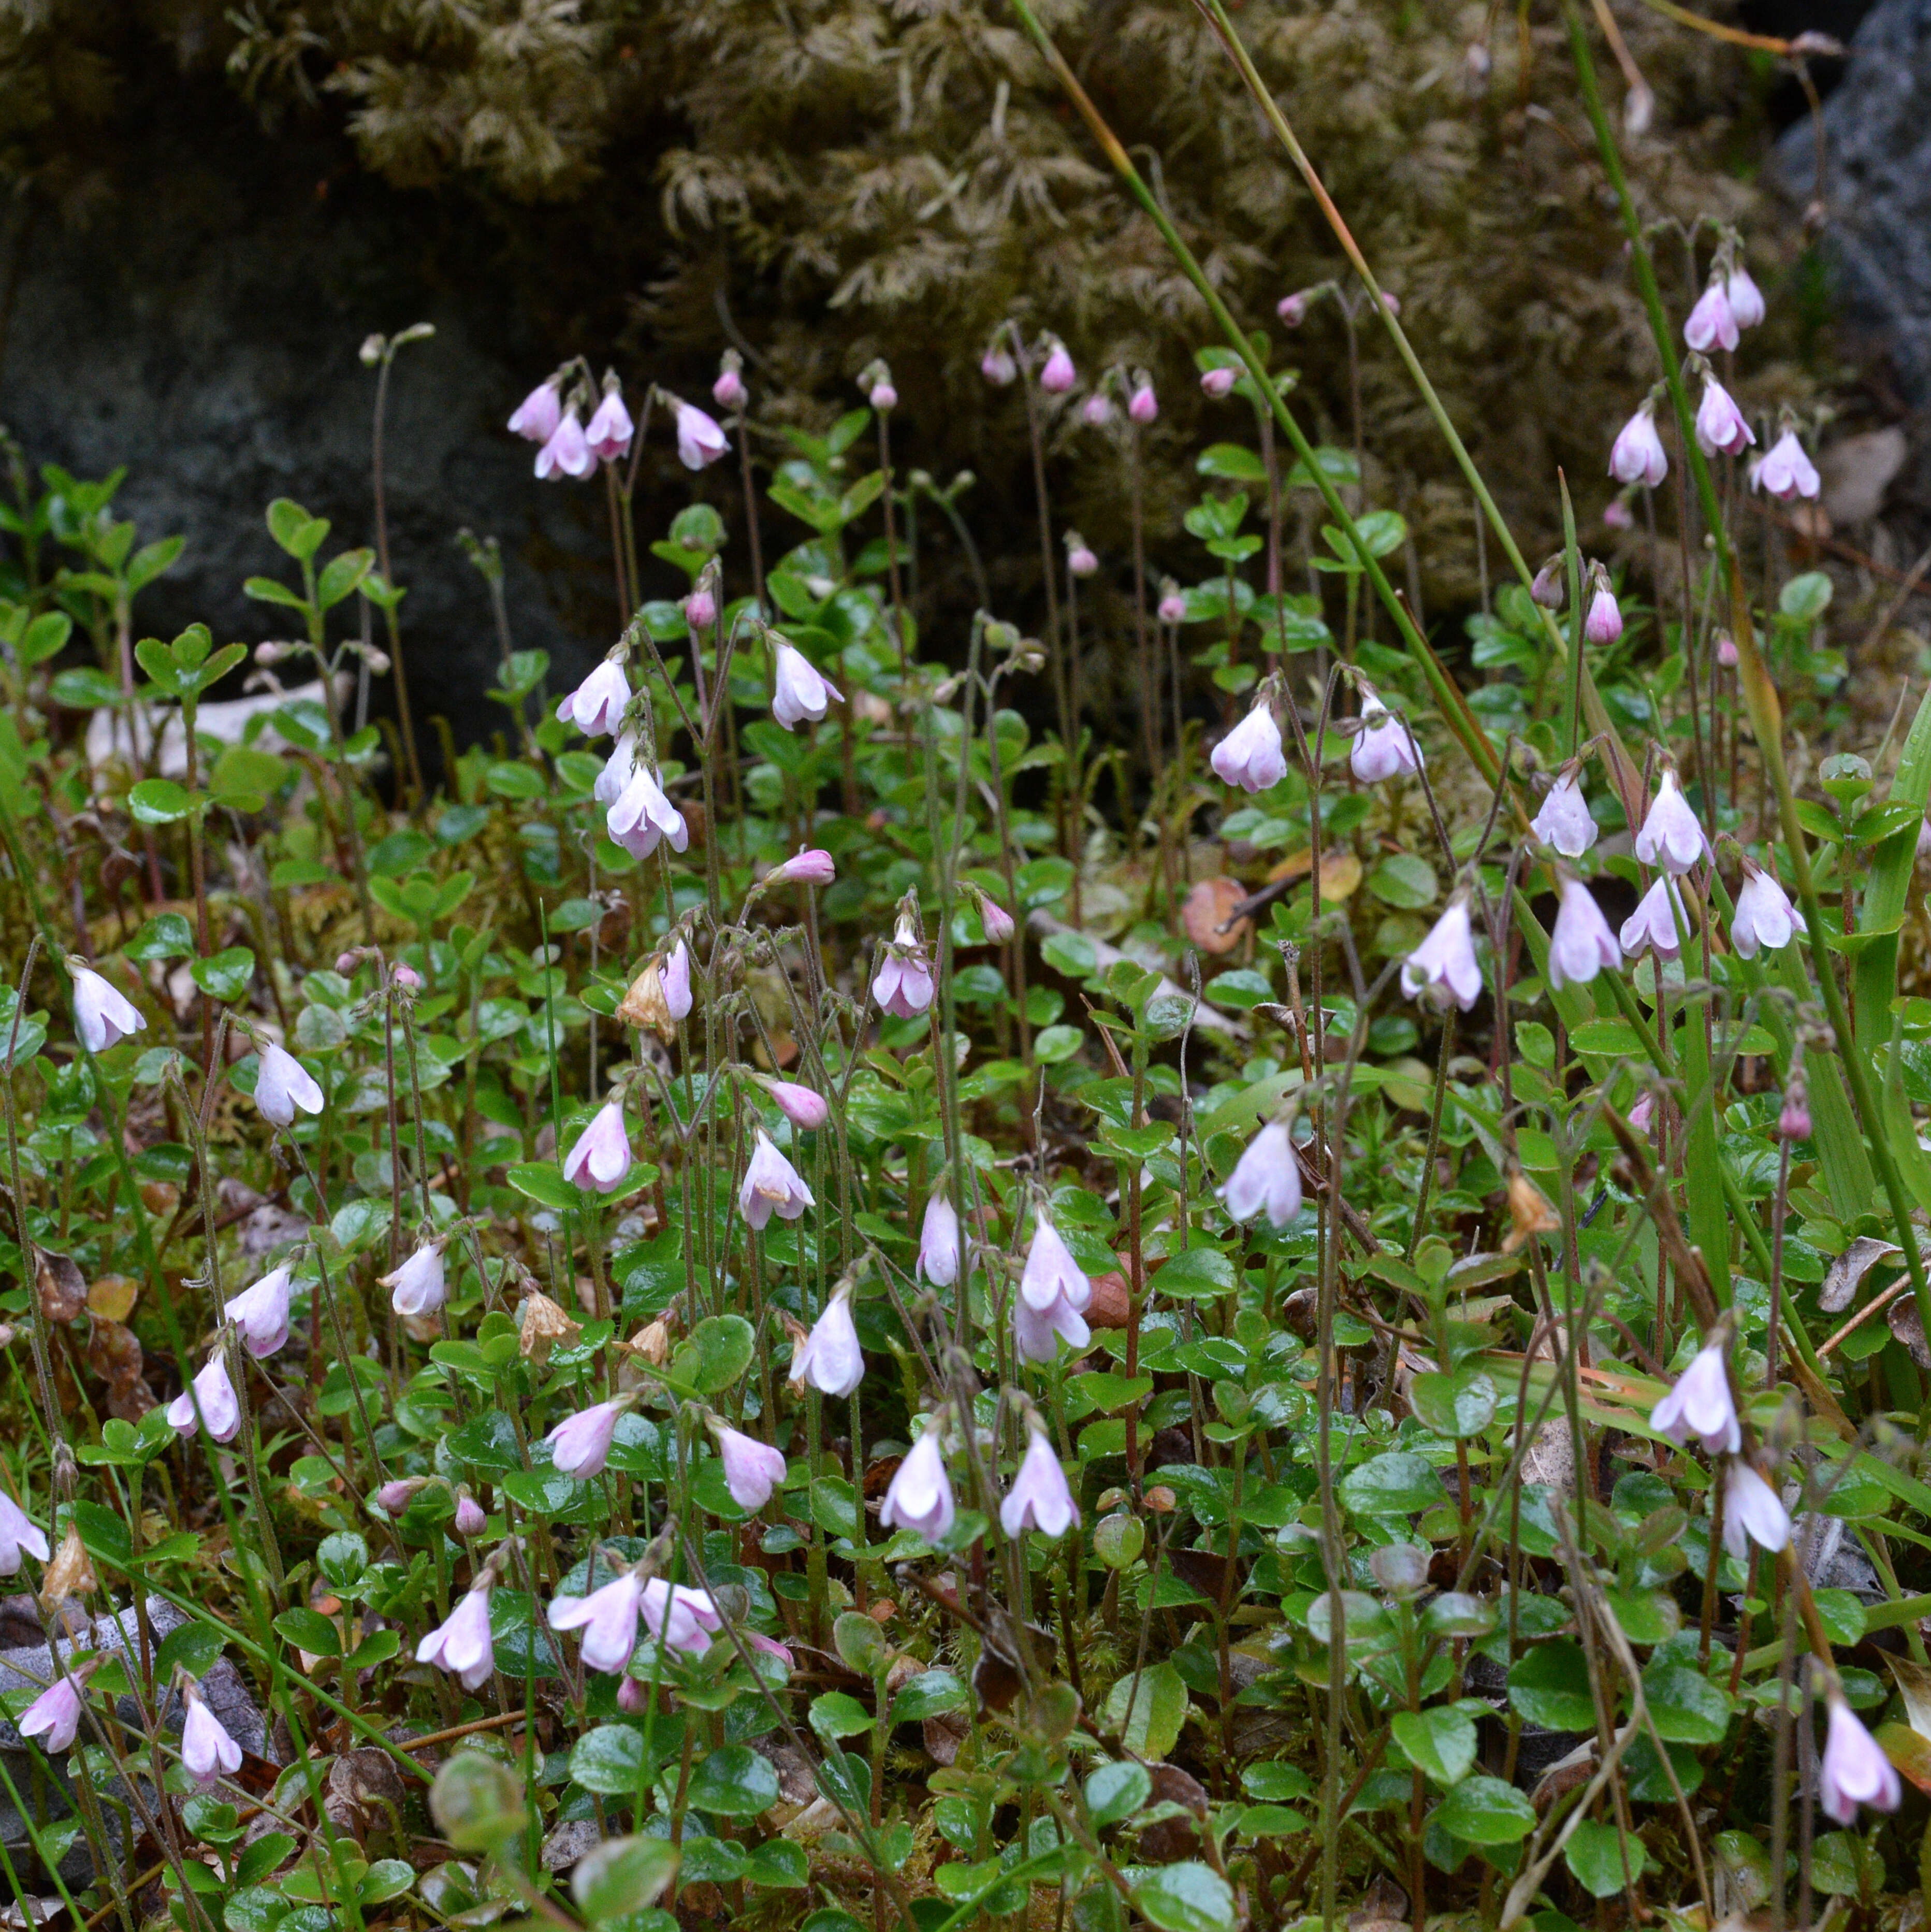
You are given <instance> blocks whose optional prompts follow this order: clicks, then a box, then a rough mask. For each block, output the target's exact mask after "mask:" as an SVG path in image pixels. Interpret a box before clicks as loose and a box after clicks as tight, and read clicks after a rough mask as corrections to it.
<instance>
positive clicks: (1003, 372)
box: [979, 343, 1019, 389]
mask: <svg viewBox="0 0 1931 1932" xmlns="http://www.w3.org/2000/svg"><path fill="white" fill-rule="evenodd" d="M1018 373H1019V368H1018V364H1017V363H1015V362H1014V361H1013V359H1012V356H1010V355H1009V354H1008V353H1006V350H1004V349H1003V348H1002V347H1000V345H999V344H997V343H994V344H993V346H992V347H991V348H990V349H988V350H987V351H986V352H985V354H984V355H983V356H981V357H980V358H979V374H981V375H982V376H983V377H985V380H987V381H988V383H991V384H993V385H994V387H995V388H997V389H1004V388H1005V386H1006V384H1007V383H1009V382H1011V381H1012V379H1013V377H1015V376H1016V375H1018Z"/></svg>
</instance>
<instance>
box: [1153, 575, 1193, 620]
mask: <svg viewBox="0 0 1931 1932" xmlns="http://www.w3.org/2000/svg"><path fill="white" fill-rule="evenodd" d="M1155 615H1156V616H1158V617H1159V620H1160V622H1162V623H1163V624H1183V623H1185V622H1186V616H1187V600H1186V598H1184V597H1183V596H1182V595H1180V586H1179V585H1178V584H1177V583H1174V582H1173V581H1172V580H1171V578H1170V579H1169V580H1168V581H1167V582H1166V583H1164V584H1162V586H1160V605H1159V610H1157V611H1156V613H1155Z"/></svg>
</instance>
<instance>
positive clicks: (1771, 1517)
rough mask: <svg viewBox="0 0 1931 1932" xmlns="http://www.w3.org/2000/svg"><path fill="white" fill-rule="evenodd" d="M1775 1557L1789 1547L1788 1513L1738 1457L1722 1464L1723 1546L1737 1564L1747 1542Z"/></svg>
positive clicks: (1778, 1498)
mask: <svg viewBox="0 0 1931 1932" xmlns="http://www.w3.org/2000/svg"><path fill="white" fill-rule="evenodd" d="M1753 1543H1754V1544H1756V1546H1757V1547H1758V1548H1759V1550H1768V1551H1769V1552H1770V1553H1771V1555H1772V1556H1775V1555H1776V1553H1777V1552H1778V1551H1779V1550H1788V1549H1789V1547H1790V1515H1789V1511H1786V1509H1785V1508H1784V1507H1783V1499H1782V1498H1781V1497H1780V1496H1778V1494H1777V1492H1776V1490H1774V1489H1772V1488H1771V1486H1770V1485H1769V1484H1768V1483H1767V1482H1765V1481H1764V1479H1763V1478H1762V1477H1761V1476H1760V1475H1758V1474H1757V1472H1756V1470H1755V1469H1753V1468H1751V1466H1750V1464H1749V1463H1746V1462H1745V1461H1744V1460H1743V1458H1742V1457H1741V1456H1733V1457H1731V1458H1730V1460H1729V1462H1728V1463H1726V1464H1725V1465H1724V1466H1723V1547H1724V1548H1725V1549H1726V1550H1728V1551H1729V1553H1730V1554H1731V1555H1732V1556H1734V1557H1735V1559H1737V1561H1738V1562H1739V1563H1741V1562H1743V1560H1744V1558H1746V1557H1747V1556H1749V1555H1750V1545H1751V1544H1753Z"/></svg>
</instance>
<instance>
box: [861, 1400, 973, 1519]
mask: <svg viewBox="0 0 1931 1932" xmlns="http://www.w3.org/2000/svg"><path fill="white" fill-rule="evenodd" d="M956 1514H957V1510H956V1508H955V1505H954V1503H953V1501H952V1478H950V1477H949V1475H946V1459H945V1457H944V1456H943V1454H941V1453H940V1448H939V1427H938V1424H937V1421H936V1420H932V1421H928V1422H927V1424H926V1425H925V1433H923V1434H922V1436H920V1437H919V1439H918V1441H917V1442H915V1443H913V1445H912V1447H911V1449H910V1451H909V1452H908V1453H907V1455H906V1457H905V1460H904V1461H903V1462H902V1463H900V1464H899V1466H898V1468H897V1469H895V1471H894V1472H892V1483H891V1486H890V1487H889V1488H888V1489H887V1490H886V1492H885V1501H884V1502H883V1504H881V1505H880V1508H879V1511H878V1520H879V1521H880V1523H883V1525H884V1526H885V1527H886V1529H910V1530H915V1531H916V1532H917V1533H918V1534H919V1535H921V1536H922V1537H923V1538H925V1541H927V1542H928V1543H937V1541H939V1540H940V1538H942V1537H943V1536H944V1535H945V1534H946V1532H947V1531H948V1530H949V1529H951V1528H952V1520H953V1518H954V1517H955V1515H956Z"/></svg>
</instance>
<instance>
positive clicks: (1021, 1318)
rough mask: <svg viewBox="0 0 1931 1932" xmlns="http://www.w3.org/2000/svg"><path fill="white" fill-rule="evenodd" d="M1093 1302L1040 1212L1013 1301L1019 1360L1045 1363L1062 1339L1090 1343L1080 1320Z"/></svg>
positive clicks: (1078, 1271) (1076, 1343)
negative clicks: (1017, 1290)
mask: <svg viewBox="0 0 1931 1932" xmlns="http://www.w3.org/2000/svg"><path fill="white" fill-rule="evenodd" d="M1092 1302H1093V1283H1091V1282H1090V1280H1087V1277H1086V1275H1085V1274H1084V1272H1083V1271H1082V1270H1081V1268H1080V1265H1079V1264H1078V1262H1075V1260H1074V1259H1073V1258H1072V1251H1071V1250H1069V1248H1068V1247H1067V1246H1066V1243H1065V1242H1064V1241H1062V1240H1061V1239H1060V1233H1059V1230H1058V1229H1057V1228H1055V1227H1054V1226H1053V1224H1052V1223H1051V1221H1049V1220H1048V1219H1047V1218H1046V1216H1045V1211H1044V1210H1043V1209H1042V1211H1040V1213H1039V1217H1038V1219H1037V1220H1036V1222H1035V1223H1034V1225H1033V1241H1032V1245H1031V1246H1030V1247H1029V1248H1028V1249H1027V1251H1026V1268H1025V1271H1024V1274H1022V1275H1021V1277H1020V1280H1019V1292H1018V1294H1017V1295H1015V1296H1014V1297H1013V1298H1012V1340H1013V1346H1015V1349H1017V1350H1018V1354H1019V1356H1020V1358H1021V1360H1022V1361H1028V1362H1050V1361H1051V1360H1052V1359H1053V1358H1054V1356H1055V1355H1057V1353H1058V1352H1059V1343H1060V1340H1061V1339H1063V1340H1065V1341H1066V1343H1069V1345H1070V1346H1072V1347H1073V1348H1075V1349H1084V1347H1085V1346H1086V1345H1087V1343H1089V1342H1090V1341H1091V1340H1093V1331H1092V1330H1091V1329H1090V1328H1088V1327H1087V1325H1086V1322H1085V1320H1084V1316H1085V1314H1086V1311H1087V1309H1088V1308H1089V1307H1090V1306H1091V1305H1092Z"/></svg>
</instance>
